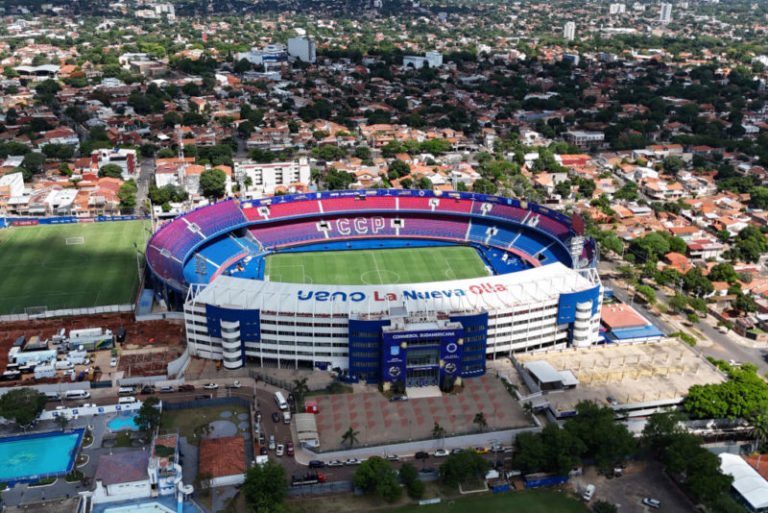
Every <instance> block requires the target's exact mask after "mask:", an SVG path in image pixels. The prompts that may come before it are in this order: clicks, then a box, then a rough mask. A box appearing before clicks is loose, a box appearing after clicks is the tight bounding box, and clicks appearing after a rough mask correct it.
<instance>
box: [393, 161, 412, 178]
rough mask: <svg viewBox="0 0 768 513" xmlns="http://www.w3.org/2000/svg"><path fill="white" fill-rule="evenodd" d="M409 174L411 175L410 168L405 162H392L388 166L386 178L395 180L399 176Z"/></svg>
mask: <svg viewBox="0 0 768 513" xmlns="http://www.w3.org/2000/svg"><path fill="white" fill-rule="evenodd" d="M409 174H411V166H409V165H408V164H407V163H406V162H403V161H402V160H393V161H392V162H391V163H390V164H389V168H388V170H387V176H388V177H389V179H390V180H397V179H398V178H400V177H401V176H407V175H409Z"/></svg>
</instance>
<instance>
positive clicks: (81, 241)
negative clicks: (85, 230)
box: [66, 237, 85, 246]
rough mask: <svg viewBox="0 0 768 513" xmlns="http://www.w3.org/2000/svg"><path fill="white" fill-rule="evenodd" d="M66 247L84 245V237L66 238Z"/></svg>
mask: <svg viewBox="0 0 768 513" xmlns="http://www.w3.org/2000/svg"><path fill="white" fill-rule="evenodd" d="M66 241H67V246H77V245H78V244H85V237H67V239H66Z"/></svg>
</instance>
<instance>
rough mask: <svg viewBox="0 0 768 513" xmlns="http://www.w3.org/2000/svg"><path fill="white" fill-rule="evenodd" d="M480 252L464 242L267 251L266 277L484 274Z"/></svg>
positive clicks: (336, 281) (380, 278)
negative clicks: (303, 250)
mask: <svg viewBox="0 0 768 513" xmlns="http://www.w3.org/2000/svg"><path fill="white" fill-rule="evenodd" d="M487 274H488V271H487V270H486V268H485V264H484V263H483V261H482V259H481V258H480V255H478V254H477V252H476V251H475V250H474V249H472V248H469V247H462V246H439V247H433V248H403V249H373V250H354V251H318V252H315V251H308V252H306V253H282V254H275V255H270V256H268V257H267V263H266V268H265V272H264V275H265V276H268V277H269V279H270V280H272V281H282V282H290V283H315V284H319V283H322V284H328V285H383V284H386V283H418V282H426V281H445V280H458V279H463V278H475V277H478V276H486V275H487Z"/></svg>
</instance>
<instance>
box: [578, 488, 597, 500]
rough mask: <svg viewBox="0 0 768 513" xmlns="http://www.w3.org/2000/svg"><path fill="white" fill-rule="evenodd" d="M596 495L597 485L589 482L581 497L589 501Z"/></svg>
mask: <svg viewBox="0 0 768 513" xmlns="http://www.w3.org/2000/svg"><path fill="white" fill-rule="evenodd" d="M594 495H595V485H593V484H588V485H587V487H586V488H585V489H584V493H582V494H581V498H582V499H584V500H585V501H587V502H589V501H591V500H592V497H594Z"/></svg>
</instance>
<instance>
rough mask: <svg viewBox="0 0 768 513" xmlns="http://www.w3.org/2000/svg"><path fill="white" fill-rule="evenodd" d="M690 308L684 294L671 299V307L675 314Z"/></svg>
mask: <svg viewBox="0 0 768 513" xmlns="http://www.w3.org/2000/svg"><path fill="white" fill-rule="evenodd" d="M687 306H688V298H687V297H685V296H684V295H682V294H675V295H674V296H672V297H671V298H669V307H670V308H671V309H672V310H673V311H675V312H682V311H683V310H685V308H686V307H687Z"/></svg>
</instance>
